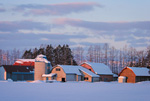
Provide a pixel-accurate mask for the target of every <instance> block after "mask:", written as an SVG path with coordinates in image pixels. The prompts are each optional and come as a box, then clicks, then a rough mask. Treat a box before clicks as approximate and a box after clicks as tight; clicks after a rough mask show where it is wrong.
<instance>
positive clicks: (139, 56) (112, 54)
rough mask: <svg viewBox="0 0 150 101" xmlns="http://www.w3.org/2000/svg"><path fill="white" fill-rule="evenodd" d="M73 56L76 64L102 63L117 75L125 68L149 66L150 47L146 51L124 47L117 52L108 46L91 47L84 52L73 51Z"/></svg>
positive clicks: (79, 50) (78, 48) (82, 49)
mask: <svg viewBox="0 0 150 101" xmlns="http://www.w3.org/2000/svg"><path fill="white" fill-rule="evenodd" d="M73 56H74V58H75V60H76V62H77V63H78V64H80V63H82V62H95V63H104V64H106V65H108V66H109V67H110V69H111V70H112V71H113V73H119V72H120V71H121V70H122V69H123V68H124V67H125V66H130V67H134V66H136V67H146V66H149V65H150V47H147V50H140V51H139V50H136V49H135V48H133V47H127V46H124V47H123V48H122V49H120V50H118V49H116V48H115V47H109V45H108V44H104V45H92V46H90V47H88V49H86V50H84V48H83V47H77V48H74V49H73Z"/></svg>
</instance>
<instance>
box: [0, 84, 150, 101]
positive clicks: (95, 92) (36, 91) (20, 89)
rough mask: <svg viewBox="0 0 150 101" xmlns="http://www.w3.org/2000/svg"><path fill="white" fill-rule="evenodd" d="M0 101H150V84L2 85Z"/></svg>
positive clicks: (0, 85)
mask: <svg viewBox="0 0 150 101" xmlns="http://www.w3.org/2000/svg"><path fill="white" fill-rule="evenodd" d="M0 101H150V82H148V81H146V82H141V83H136V84H129V83H128V84H127V83H124V84H119V83H117V82H98V83H88V82H66V83H44V82H34V83H33V82H32V83H29V82H8V81H0Z"/></svg>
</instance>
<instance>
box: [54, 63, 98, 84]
mask: <svg viewBox="0 0 150 101" xmlns="http://www.w3.org/2000/svg"><path fill="white" fill-rule="evenodd" d="M51 73H53V74H56V75H57V77H56V80H57V81H63V82H65V81H88V82H97V81H99V76H98V75H96V74H94V73H93V72H91V71H89V70H88V69H85V68H83V67H81V66H72V65H57V66H55V67H53V69H52V71H51Z"/></svg>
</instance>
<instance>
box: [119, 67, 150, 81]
mask: <svg viewBox="0 0 150 101" xmlns="http://www.w3.org/2000/svg"><path fill="white" fill-rule="evenodd" d="M119 76H124V77H125V78H126V82H127V83H136V82H140V81H147V80H148V81H149V80H150V70H149V69H148V68H146V67H125V68H124V69H123V70H122V71H121V72H120V73H119ZM118 81H119V79H118ZM120 82H121V80H120Z"/></svg>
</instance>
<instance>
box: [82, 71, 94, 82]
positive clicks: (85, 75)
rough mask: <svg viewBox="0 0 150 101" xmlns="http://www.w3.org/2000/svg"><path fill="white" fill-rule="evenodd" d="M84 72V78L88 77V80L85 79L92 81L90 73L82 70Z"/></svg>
mask: <svg viewBox="0 0 150 101" xmlns="http://www.w3.org/2000/svg"><path fill="white" fill-rule="evenodd" d="M82 73H83V74H84V78H88V80H85V79H84V81H88V82H92V77H91V76H90V75H89V74H87V73H85V72H82Z"/></svg>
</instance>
